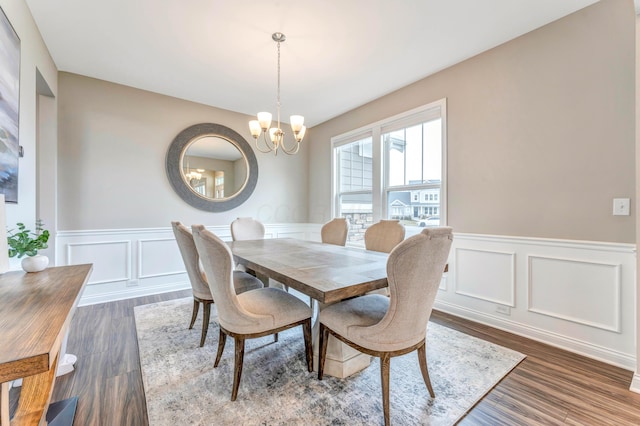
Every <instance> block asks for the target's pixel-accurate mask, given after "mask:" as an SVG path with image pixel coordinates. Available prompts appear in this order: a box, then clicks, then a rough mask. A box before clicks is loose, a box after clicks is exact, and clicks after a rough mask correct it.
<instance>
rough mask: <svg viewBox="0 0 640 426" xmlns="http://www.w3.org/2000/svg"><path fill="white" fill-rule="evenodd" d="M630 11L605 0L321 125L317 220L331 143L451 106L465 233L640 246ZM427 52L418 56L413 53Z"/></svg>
mask: <svg viewBox="0 0 640 426" xmlns="http://www.w3.org/2000/svg"><path fill="white" fill-rule="evenodd" d="M634 25H635V21H634V9H633V4H632V2H631V0H624V1H621V0H603V1H601V2H599V3H597V4H595V5H593V6H590V7H588V8H586V9H583V10H581V11H579V12H577V13H575V14H573V15H570V16H568V17H566V18H564V19H561V20H559V21H556V22H554V23H552V24H549V25H547V26H545V27H543V28H541V29H539V30H536V31H534V32H531V33H529V34H526V35H524V36H522V37H520V38H517V39H515V40H513V41H511V42H508V43H506V44H504V45H501V46H498V47H496V48H494V49H492V50H490V51H488V52H486V53H483V54H480V55H478V56H476V57H474V58H471V59H469V60H467V61H464V62H462V63H460V64H458V65H455V66H453V67H450V68H448V69H445V70H443V71H441V72H439V73H437V74H435V75H432V76H430V77H427V78H425V79H423V80H421V81H418V82H417V83H414V84H412V85H410V86H407V87H405V88H403V89H400V90H398V91H396V92H393V93H391V94H389V95H387V96H384V97H382V98H379V99H377V100H375V101H373V102H371V103H369V104H366V105H364V106H362V107H360V108H357V109H355V110H353V111H351V112H348V113H346V114H344V115H341V116H339V117H337V118H335V119H332V120H330V121H328V122H325V123H323V124H321V125H318V126H315V127H314V128H313V129H312V130H313V131H312V133H311V135H312V138H311V141H312V142H311V153H310V157H309V158H310V192H311V193H312V194H313V196H312V197H309V212H310V215H309V217H310V221H312V222H323V221H326V220H327V219H328V218H330V217H331V211H330V204H331V188H330V181H331V179H330V138H331V137H332V136H336V135H339V134H341V133H344V132H347V131H349V130H352V129H355V128H358V127H361V126H364V125H366V124H369V123H372V122H375V121H377V120H380V119H383V118H386V117H389V116H392V115H395V114H398V113H401V112H403V111H406V110H409V109H412V108H415V107H417V106H420V105H423V104H426V103H429V102H432V101H435V100H438V99H441V98H447V106H448V116H447V118H448V185H449V186H448V199H449V204H448V208H449V209H448V223H449V224H450V225H451V226H453V227H454V229H455V231H457V232H465V233H480V234H496V235H514V236H533V237H548V238H567V239H577V240H596V241H613V242H630V243H632V242H635V234H634V232H635V228H634V227H635V219H634V214H635V212H633V211H632V215H631V216H612V214H611V212H612V199H613V198H614V197H625V198H633V197H634V195H635V184H634V173H635V165H634V155H635V154H634V153H635V150H634V129H635V124H634V66H635V63H634V57H635V47H634V46H635V45H634V38H635V35H634V31H635V30H634ZM416 54H420V52H416Z"/></svg>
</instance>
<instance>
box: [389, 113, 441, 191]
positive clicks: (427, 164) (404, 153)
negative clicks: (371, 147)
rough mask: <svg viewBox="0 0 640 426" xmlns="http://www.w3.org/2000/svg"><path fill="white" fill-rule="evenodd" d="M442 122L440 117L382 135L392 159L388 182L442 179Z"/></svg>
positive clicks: (415, 182) (437, 180) (412, 182)
mask: <svg viewBox="0 0 640 426" xmlns="http://www.w3.org/2000/svg"><path fill="white" fill-rule="evenodd" d="M441 126H442V121H441V119H436V120H431V121H428V122H425V123H422V124H418V125H415V126H410V127H406V128H404V129H401V130H395V131H393V132H389V133H384V134H383V135H382V141H383V142H384V144H385V147H386V150H387V161H388V162H389V168H388V170H389V176H388V186H399V185H423V184H428V183H433V182H432V181H436V182H439V181H441V180H442V127H441Z"/></svg>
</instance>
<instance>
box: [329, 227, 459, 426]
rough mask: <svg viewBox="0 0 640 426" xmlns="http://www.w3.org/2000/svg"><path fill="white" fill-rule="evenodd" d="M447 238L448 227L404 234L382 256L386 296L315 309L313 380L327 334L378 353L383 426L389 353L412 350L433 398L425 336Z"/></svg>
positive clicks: (446, 252) (386, 412)
mask: <svg viewBox="0 0 640 426" xmlns="http://www.w3.org/2000/svg"><path fill="white" fill-rule="evenodd" d="M452 240H453V234H452V230H451V228H449V227H441V228H430V229H425V230H423V231H422V232H421V233H420V234H418V235H415V236H413V237H410V238H407V239H406V240H405V241H403V242H402V243H400V244H398V246H396V247H395V248H394V249H393V250H392V251H391V253H390V254H389V258H388V259H387V280H388V281H389V290H390V297H385V296H381V295H379V294H371V295H364V296H360V297H356V298H353V299H348V300H344V301H342V302H338V303H336V304H334V305H330V306H328V307H326V308H325V309H324V310H322V311H320V349H319V356H320V361H319V366H318V379H320V380H322V376H323V370H324V362H325V358H326V355H327V340H328V339H329V335H332V336H334V337H336V338H337V339H339V340H341V341H343V342H344V343H346V344H348V345H349V346H352V347H353V348H355V349H357V350H359V351H360V352H364V353H366V354H368V355H371V356H376V357H380V377H381V383H382V404H383V411H384V421H385V425H388V424H389V367H390V360H391V358H392V357H395V356H399V355H404V354H407V353H409V352H412V351H414V350H416V349H417V350H418V362H419V364H420V370H421V372H422V378H423V379H424V383H425V385H426V386H427V389H428V390H429V394H430V395H431V397H432V398H434V397H435V394H434V392H433V387H432V386H431V381H430V379H429V372H428V370H427V357H426V345H425V339H426V333H427V323H428V321H429V317H430V316H431V309H432V307H433V302H434V300H435V298H436V293H437V291H438V287H439V285H440V280H441V279H442V273H443V271H444V267H445V264H446V263H447V257H448V256H449V251H450V249H451V243H452Z"/></svg>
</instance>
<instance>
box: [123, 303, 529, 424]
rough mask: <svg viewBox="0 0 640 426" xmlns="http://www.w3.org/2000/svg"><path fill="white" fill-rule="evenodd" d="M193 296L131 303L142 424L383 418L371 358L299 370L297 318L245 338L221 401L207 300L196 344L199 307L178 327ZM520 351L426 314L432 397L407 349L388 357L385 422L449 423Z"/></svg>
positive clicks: (227, 367) (221, 378) (223, 370)
mask: <svg viewBox="0 0 640 426" xmlns="http://www.w3.org/2000/svg"><path fill="white" fill-rule="evenodd" d="M192 304H193V299H191V298H185V299H176V300H171V301H168V302H161V303H155V304H151V305H143V306H137V307H136V308H135V319H136V329H137V333H138V345H139V349H140V364H141V367H142V377H143V382H144V389H145V395H146V402H147V412H148V416H149V424H150V425H151V426H163V425H259V426H267V425H268V426H271V425H305V426H311V425H378V424H384V419H383V413H382V396H381V387H380V368H379V367H380V366H379V362H378V360H377V359H376V358H374V360H373V361H372V363H371V365H370V366H369V367H368V368H366V369H365V370H364V371H362V372H360V373H357V374H355V375H353V376H351V377H349V378H347V379H337V378H334V377H330V376H325V378H324V379H323V380H322V381H320V380H318V379H317V373H309V372H308V371H307V369H306V364H305V360H304V351H303V346H304V343H303V338H302V330H301V328H300V327H297V328H295V329H291V330H287V331H285V332H283V333H280V338H279V341H278V342H277V343H274V342H273V338H272V337H264V338H259V339H253V340H248V341H247V343H246V349H245V357H244V368H243V373H242V380H241V382H240V389H239V392H238V399H237V400H236V401H235V402H231V401H230V396H231V385H232V382H233V359H234V356H233V353H234V347H233V346H234V345H233V339H227V345H226V348H225V351H224V355H223V357H222V360H221V361H220V365H219V366H218V368H216V369H214V368H213V362H214V360H215V355H216V350H217V345H218V333H219V328H218V325H217V322H216V319H217V311H216V310H215V304H214V305H213V306H212V312H211V324H210V326H209V334H208V336H207V341H206V343H205V345H204V347H202V348H201V347H199V343H200V331H201V325H202V323H201V322H200V321H201V318H202V313H200V315H199V320H198V321H197V322H196V324H195V325H194V327H193V329H192V330H189V329H187V326H188V323H189V320H190V318H191V309H192ZM523 359H524V355H522V354H520V353H518V352H515V351H512V350H510V349H507V348H504V347H501V346H498V345H494V344H492V343H489V342H485V341H483V340H480V339H477V338H474V337H471V336H468V335H466V334H463V333H460V332H457V331H455V330H452V329H449V328H447V327H444V326H440V325H438V324H435V323H430V324H429V326H428V333H427V364H428V368H429V375H430V377H431V383H432V384H433V388H434V391H435V394H436V398H435V399H432V398H430V396H429V392H428V391H427V388H426V386H425V385H424V382H423V380H422V376H421V374H420V367H419V365H418V359H417V354H416V353H410V354H407V355H404V356H401V357H396V358H392V359H391V380H390V389H391V391H390V406H391V423H392V424H394V425H451V424H455V423H456V422H457V421H458V420H459V419H460V418H461V417H462V416H464V415H465V414H466V413H467V412H468V411H469V410H470V409H471V408H472V407H473V406H474V405H475V403H476V402H477V401H479V400H480V399H481V398H482V397H483V396H484V395H485V394H486V393H487V392H489V391H490V390H491V388H493V386H495V385H496V384H497V383H498V382H499V381H500V380H501V379H502V378H503V377H504V376H505V375H506V374H508V373H509V372H510V371H511V370H512V369H513V368H514V367H515V366H516V365H518V363H519V362H520V361H522V360H523Z"/></svg>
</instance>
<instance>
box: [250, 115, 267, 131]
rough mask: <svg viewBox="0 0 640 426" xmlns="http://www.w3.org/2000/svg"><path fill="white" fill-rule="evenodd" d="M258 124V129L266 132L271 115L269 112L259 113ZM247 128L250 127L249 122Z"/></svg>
mask: <svg viewBox="0 0 640 426" xmlns="http://www.w3.org/2000/svg"><path fill="white" fill-rule="evenodd" d="M258 122H259V123H260V128H261V129H262V131H263V132H266V131H267V129H268V128H269V127H271V113H270V112H259V113H258ZM249 126H251V122H249Z"/></svg>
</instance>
